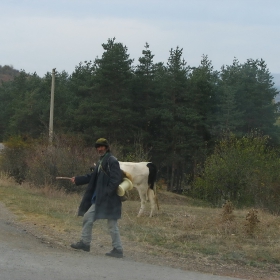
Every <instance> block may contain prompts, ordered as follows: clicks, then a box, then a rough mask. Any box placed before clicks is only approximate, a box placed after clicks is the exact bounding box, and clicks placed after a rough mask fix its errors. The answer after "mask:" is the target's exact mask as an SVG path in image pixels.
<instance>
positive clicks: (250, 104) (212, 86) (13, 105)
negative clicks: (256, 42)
mask: <svg viewBox="0 0 280 280" xmlns="http://www.w3.org/2000/svg"><path fill="white" fill-rule="evenodd" d="M102 47H103V49H104V52H103V54H102V56H101V57H97V58H96V59H94V60H89V61H84V62H80V63H79V64H78V65H77V66H76V67H75V69H74V71H73V73H71V74H69V73H67V72H65V71H62V72H56V73H55V97H54V104H55V105H54V133H55V135H64V136H66V137H69V138H73V137H74V138H75V137H79V139H82V140H83V143H84V145H85V147H90V146H93V143H94V141H95V140H96V139H97V138H100V137H105V138H107V139H108V140H109V142H110V143H115V145H120V146H121V147H122V152H123V159H125V160H127V161H128V160H129V159H131V160H134V159H133V157H131V158H130V157H129V156H130V155H132V154H133V153H134V152H135V144H136V143H138V144H139V143H140V145H141V149H143V151H144V153H145V154H147V155H148V158H146V160H151V161H153V162H154V163H155V164H156V165H157V167H158V170H159V173H158V176H159V177H158V178H159V179H162V180H164V181H165V182H166V183H167V186H168V190H169V191H177V192H180V193H181V192H184V191H187V188H188V187H187V186H188V185H190V184H192V182H194V180H197V178H200V179H199V180H200V181H199V182H197V181H196V184H195V186H196V187H195V188H194V189H196V190H197V193H200V196H201V197H203V196H205V197H207V198H208V199H212V198H213V197H212V196H209V195H208V194H209V193H208V194H205V192H204V191H202V187H201V186H202V185H204V186H206V185H207V184H206V183H205V182H202V181H201V180H203V178H202V174H205V172H206V171H207V170H208V172H210V171H209V168H211V167H213V166H214V165H215V163H216V162H217V161H218V160H219V159H221V156H217V155H218V154H219V155H221V151H222V152H225V151H226V153H227V155H229V150H226V148H225V147H229V146H228V144H225V140H226V139H227V140H228V141H229V142H231V143H232V146H231V147H233V146H234V147H237V146H238V145H241V146H242V145H243V147H245V146H246V145H247V146H246V147H247V148H248V149H249V148H252V147H260V145H265V149H271V148H274V149H278V147H279V144H280V131H279V126H278V125H277V119H278V117H279V104H278V103H277V102H275V97H276V96H277V94H278V93H279V92H278V90H277V88H276V87H275V86H274V82H273V77H272V75H271V73H270V72H269V69H268V67H267V65H266V63H265V61H264V60H262V59H255V60H254V59H251V58H248V59H247V61H246V62H244V63H240V62H239V61H238V59H237V58H233V62H232V64H231V65H222V66H221V68H220V70H214V68H213V65H212V62H211V60H210V59H209V58H208V56H207V55H202V57H201V62H200V64H199V65H197V66H191V65H188V63H187V61H186V60H185V59H184V57H183V49H181V48H179V47H176V48H174V49H171V50H170V52H169V57H168V59H167V62H166V63H163V62H160V63H154V54H153V53H152V51H151V50H150V47H149V45H148V43H146V45H145V46H144V47H143V51H142V56H141V57H139V59H138V60H137V61H134V60H133V59H132V58H130V55H129V51H128V49H127V47H126V46H125V45H124V44H123V43H120V42H117V41H116V39H115V38H113V39H108V41H107V42H106V43H104V44H103V45H102ZM5 67H6V70H8V69H9V67H8V68H7V66H5ZM10 68H11V67H10ZM3 69H4V67H1V68H0V72H1V71H2V70H3ZM10 70H13V69H10ZM12 73H13V74H14V77H13V79H2V82H1V86H0V120H1V122H0V142H7V141H9V139H11V137H21V138H22V139H27V138H32V139H41V138H42V137H44V136H46V135H47V134H48V129H49V116H50V94H51V83H52V74H51V73H50V72H48V73H46V74H45V76H44V77H39V76H38V75H37V74H36V73H32V74H30V73H26V72H25V71H24V70H21V71H16V70H14V71H12ZM245 138H246V139H247V140H248V139H251V142H250V140H248V141H249V144H248V141H247V142H246V141H245V140H244V139H245ZM256 138H257V139H260V140H259V142H258V143H256V142H255V139H256ZM242 139H243V140H242ZM218 143H220V144H218ZM221 143H222V144H221ZM227 143H228V142H227ZM217 145H220V146H219V149H217ZM221 145H223V146H222V147H223V148H221ZM238 147H239V146H238ZM262 147H263V146H262ZM248 149H247V151H248ZM258 151H259V150H258ZM248 153H249V152H248ZM252 153H255V150H254V149H253V150H252ZM274 153H276V155H277V158H278V153H277V152H274ZM249 154H250V153H249ZM211 156H212V157H211ZM213 156H215V157H214V158H213ZM210 157H211V159H210ZM231 158H233V157H231ZM256 162H257V160H256ZM233 165H234V163H232V165H230V167H227V168H225V170H229V169H230V168H231V167H232V166H233ZM207 168H208V169H207ZM216 172H218V173H219V172H222V171H221V170H220V171H217V170H216ZM226 177H227V178H229V177H230V175H228V176H226ZM221 180H226V179H221ZM218 181H219V180H217V182H218ZM217 182H215V184H217ZM208 183H209V182H208ZM243 183H244V182H243ZM279 183H280V181H279ZM236 184H237V182H234V184H233V185H234V186H235V185H236ZM240 184H241V183H240V182H239V183H238V186H240ZM207 186H208V187H209V189H211V188H212V187H211V186H210V185H209V184H208V185H207ZM221 188H222V187H221ZM229 188H230V187H229ZM277 188H279V187H278V185H277ZM215 191H217V190H213V192H212V193H215ZM238 193H239V194H240V192H238V188H235V190H234V191H233V192H232V195H233V197H234V195H235V198H236V199H237V197H238V195H239V194H238ZM213 200H215V199H214V198H213ZM247 201H248V200H247Z"/></svg>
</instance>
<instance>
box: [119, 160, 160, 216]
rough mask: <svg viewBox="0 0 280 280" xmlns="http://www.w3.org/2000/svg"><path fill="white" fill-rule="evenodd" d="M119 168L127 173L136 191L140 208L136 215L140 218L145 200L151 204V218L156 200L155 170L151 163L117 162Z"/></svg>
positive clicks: (156, 203)
mask: <svg viewBox="0 0 280 280" xmlns="http://www.w3.org/2000/svg"><path fill="white" fill-rule="evenodd" d="M119 163H120V168H121V170H123V171H124V172H125V173H128V176H127V177H128V178H129V177H130V178H129V179H130V180H131V181H132V184H133V186H134V187H135V188H136V189H137V191H138V193H139V196H140V200H141V207H140V210H139V213H138V215H137V216H138V217H140V216H141V215H142V214H143V212H144V210H145V205H146V202H147V200H149V201H150V203H151V212H150V217H152V216H153V214H154V211H155V208H156V205H157V207H158V209H159V206H158V200H157V196H156V185H155V181H156V175H157V168H156V166H155V165H154V164H153V163H152V162H121V161H120V162H119Z"/></svg>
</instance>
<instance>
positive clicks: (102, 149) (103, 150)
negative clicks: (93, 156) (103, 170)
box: [96, 146, 107, 157]
mask: <svg viewBox="0 0 280 280" xmlns="http://www.w3.org/2000/svg"><path fill="white" fill-rule="evenodd" d="M96 150H97V153H98V155H99V156H100V157H101V156H104V155H105V154H106V152H107V147H106V146H98V147H97V148H96Z"/></svg>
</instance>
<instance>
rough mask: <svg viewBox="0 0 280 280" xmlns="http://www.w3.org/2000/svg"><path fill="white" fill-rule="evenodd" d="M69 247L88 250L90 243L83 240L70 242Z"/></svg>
mask: <svg viewBox="0 0 280 280" xmlns="http://www.w3.org/2000/svg"><path fill="white" fill-rule="evenodd" d="M71 247H72V248H74V249H78V250H84V251H86V252H89V251H90V245H87V244H85V243H84V242H83V241H79V242H77V243H73V244H71Z"/></svg>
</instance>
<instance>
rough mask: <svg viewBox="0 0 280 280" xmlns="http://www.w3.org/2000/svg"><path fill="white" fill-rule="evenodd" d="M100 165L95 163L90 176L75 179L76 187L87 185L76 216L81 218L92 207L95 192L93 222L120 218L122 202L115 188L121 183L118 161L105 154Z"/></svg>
mask: <svg viewBox="0 0 280 280" xmlns="http://www.w3.org/2000/svg"><path fill="white" fill-rule="evenodd" d="M100 160H102V164H101V166H100V167H99V165H100V161H99V162H98V163H97V165H96V167H95V168H94V171H93V172H92V173H91V174H87V175H84V176H77V177H75V184H76V185H84V184H88V186H87V189H86V191H85V194H84V196H83V199H82V201H81V204H80V206H79V210H78V216H83V215H84V214H85V213H86V212H87V210H88V209H89V208H90V206H91V205H92V202H91V200H92V196H93V193H94V192H95V191H96V192H95V194H96V200H95V220H98V219H113V220H117V219H120V218H121V208H122V202H121V199H120V197H119V196H118V195H117V188H118V186H119V184H120V183H121V181H122V175H121V170H120V165H119V162H118V160H117V159H116V158H115V157H113V156H112V155H111V153H106V154H105V155H104V157H103V159H102V158H101V159H100Z"/></svg>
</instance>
